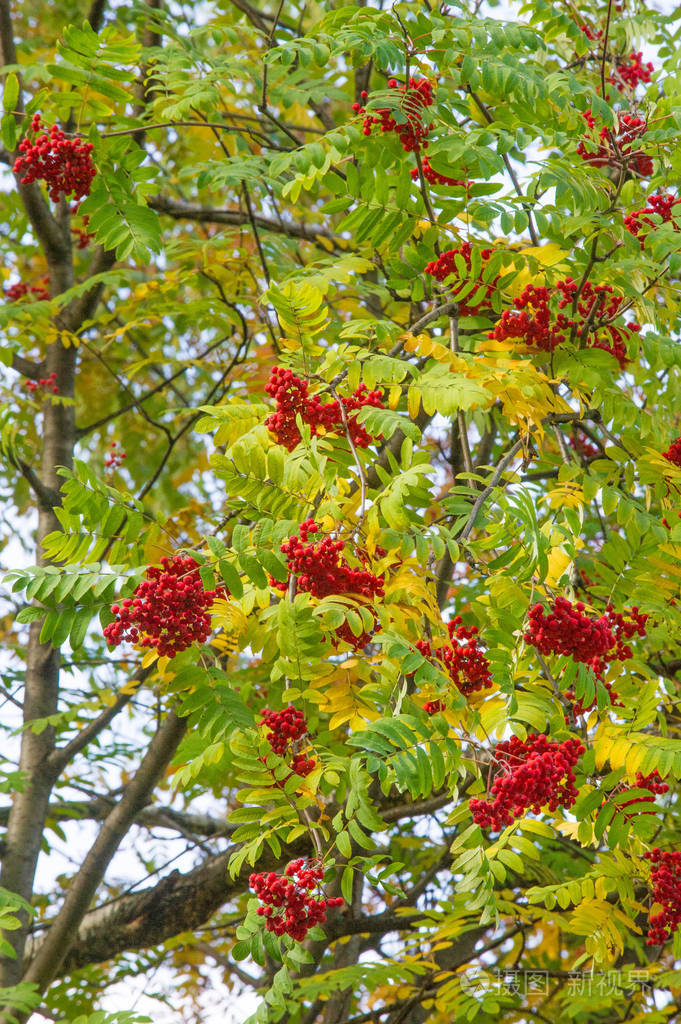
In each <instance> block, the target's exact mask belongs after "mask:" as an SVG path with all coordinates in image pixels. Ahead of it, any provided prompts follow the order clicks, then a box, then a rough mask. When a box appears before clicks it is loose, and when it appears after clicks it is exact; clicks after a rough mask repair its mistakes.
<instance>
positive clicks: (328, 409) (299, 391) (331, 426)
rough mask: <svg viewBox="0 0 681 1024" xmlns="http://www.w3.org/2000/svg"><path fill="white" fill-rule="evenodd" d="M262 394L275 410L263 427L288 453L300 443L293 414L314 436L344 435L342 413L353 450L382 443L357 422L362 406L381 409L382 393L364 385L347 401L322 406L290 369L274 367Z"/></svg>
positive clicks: (316, 396)
mask: <svg viewBox="0 0 681 1024" xmlns="http://www.w3.org/2000/svg"><path fill="white" fill-rule="evenodd" d="M265 391H266V392H267V394H268V395H270V397H271V398H274V399H276V402H277V411H276V412H275V413H273V414H272V415H271V416H268V418H267V419H266V421H265V426H266V427H267V429H268V430H271V431H272V433H273V434H274V435H275V436H276V439H277V441H278V442H279V444H283V445H284V447H285V448H288V450H289V451H290V452H292V451H293V449H294V448H295V447H296V445H297V444H299V443H300V431H299V430H298V424H297V423H296V415H299V416H300V418H301V419H302V421H303V423H306V424H307V425H308V426H309V427H310V430H311V433H312V436H313V437H316V436H317V435H318V434H319V433H320V432H321V431H323V432H324V433H336V434H343V433H344V429H345V428H344V424H343V412H345V418H346V420H347V424H348V434H349V435H350V438H351V439H352V443H353V444H354V445H355V446H356V447H358V448H367V447H368V446H369V445H370V444H371V443H372V441H375V440H378V441H380V440H381V438H380V437H378V438H372V436H371V435H370V434H368V433H367V431H366V430H365V429H364V427H362V426H361V425H360V424H359V423H358V422H357V416H356V413H357V412H358V410H359V409H363V408H364V407H365V406H373V408H375V409H383V408H384V405H383V395H382V392H381V391H367V388H366V385H365V384H361V385H360V386H359V387H358V388H357V390H356V391H355V393H354V394H353V395H351V396H350V398H343V399H341V400H340V401H335V400H334V401H332V402H326V403H324V404H322V402H321V401H320V399H319V396H318V395H312V397H310V396H309V394H308V385H307V381H304V380H301V378H300V377H297V376H296V375H295V374H294V373H293V371H292V370H285V369H283V368H282V367H279V366H275V367H274V368H273V369H272V371H271V373H270V379H269V381H268V382H267V384H266V385H265ZM341 406H342V408H341ZM353 414H355V415H353Z"/></svg>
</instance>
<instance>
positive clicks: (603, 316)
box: [488, 277, 641, 368]
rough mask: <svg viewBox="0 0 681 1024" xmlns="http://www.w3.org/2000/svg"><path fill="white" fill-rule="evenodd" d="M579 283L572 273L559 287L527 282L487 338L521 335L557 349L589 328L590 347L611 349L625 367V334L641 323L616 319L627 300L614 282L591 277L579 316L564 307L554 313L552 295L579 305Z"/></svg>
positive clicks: (562, 303) (563, 302)
mask: <svg viewBox="0 0 681 1024" xmlns="http://www.w3.org/2000/svg"><path fill="white" fill-rule="evenodd" d="M578 288H579V285H578V283H577V282H576V281H575V280H574V279H573V278H572V277H566V278H565V280H563V281H558V283H557V284H556V286H555V288H546V287H544V286H541V287H536V286H535V285H532V284H529V285H527V287H526V288H525V289H524V291H523V292H522V294H521V295H519V296H518V297H517V298H516V299H514V300H513V304H514V306H515V307H516V308H515V309H514V310H504V312H503V313H502V314H501V319H500V320H499V322H498V324H497V325H496V327H495V328H494V330H493V331H490V332H489V334H488V337H489V338H491V339H493V340H495V341H506V340H507V339H508V338H518V339H519V340H521V341H522V342H523V344H525V345H530V346H534V347H535V348H538V349H541V350H542V351H544V352H552V351H553V350H554V348H555V347H556V346H557V345H561V344H562V343H563V342H564V341H566V340H567V339H568V338H569V337H570V336H571V335H572V334H573V333H574V335H575V336H577V337H579V336H580V335H581V334H582V333H583V331H584V328H585V327H587V328H588V335H587V341H586V343H587V346H588V347H589V348H600V349H603V350H604V351H605V352H609V353H610V354H611V355H613V356H614V357H615V359H617V361H618V363H619V364H620V366H621V367H622V368H624V367H625V365H626V363H627V347H626V338H627V337H628V336H629V334H630V333H632V332H633V333H638V331H640V330H641V325H640V324H638V323H636V322H635V321H631V322H630V323H627V324H626V325H622V326H616V325H615V324H613V323H611V321H612V320H614V319H615V318H616V317H617V316H618V315H619V310H620V308H621V306H622V303H623V301H624V299H623V298H622V297H621V296H617V295H615V294H614V292H613V288H612V286H611V285H607V284H598V285H592V284H591V282H590V281H586V282H584V284H583V285H582V289H581V292H580V294H579V299H578V301H577V304H576V309H575V318H574V319H573V318H570V317H568V316H566V315H565V313H563V312H558V313H556V314H554V313H553V312H552V310H551V307H550V303H551V300H552V299H554V298H557V297H558V296H560V298H559V299H558V301H557V306H558V309H559V310H563V309H565V307H566V306H568V305H570V306H572V305H573V304H574V300H575V297H576V295H577V289H578Z"/></svg>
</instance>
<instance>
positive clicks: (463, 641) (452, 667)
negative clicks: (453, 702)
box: [415, 615, 493, 704]
mask: <svg viewBox="0 0 681 1024" xmlns="http://www.w3.org/2000/svg"><path fill="white" fill-rule="evenodd" d="M447 632H448V633H449V643H448V644H445V646H444V647H438V648H437V649H436V650H435V652H434V653H433V649H432V647H431V645H430V643H429V642H428V640H419V641H418V643H417V644H415V647H416V650H417V651H419V652H420V653H421V654H422V655H423V656H424V658H428V660H429V661H431V662H432V661H434V660H435V659H437V660H438V661H441V662H443V664H444V666H445V670H446V672H447V674H448V675H449V677H450V679H451V680H452V682H453V683H454V685H455V686H456V687H457V689H458V690H459V691H460V692H461V693H463V694H464V696H466V697H467V696H469V695H470V694H471V693H476V692H477V691H479V690H483V689H487V688H488V687H490V686H492V683H493V680H492V675H491V673H490V667H489V662H488V661H487V658H486V657H485V655H484V654H483V652H482V649H481V647H480V641H479V639H478V627H477V626H463V625H461V616H460V615H457V616H456V617H455V618H454V619H452V620H451V622H448V623H447ZM436 703H439V704H441V703H442V702H441V701H437V702H436Z"/></svg>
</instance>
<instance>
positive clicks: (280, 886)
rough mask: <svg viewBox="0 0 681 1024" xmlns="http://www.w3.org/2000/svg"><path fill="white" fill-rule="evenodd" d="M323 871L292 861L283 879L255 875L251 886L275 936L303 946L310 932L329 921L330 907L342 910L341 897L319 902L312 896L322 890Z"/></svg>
mask: <svg viewBox="0 0 681 1024" xmlns="http://www.w3.org/2000/svg"><path fill="white" fill-rule="evenodd" d="M323 878H324V868H323V867H322V866H321V864H315V863H311V862H308V861H305V860H303V859H302V858H301V859H300V860H293V861H291V863H290V864H289V865H288V867H287V868H286V869H285V871H284V875H283V876H282V875H276V874H275V873H274V872H273V871H270V872H269V873H268V874H258V873H253V874H252V875H251V876H250V878H249V880H248V883H249V885H250V887H251V889H252V890H253V892H254V893H255V895H256V896H257V897H258V899H259V900H260V902H261V903H262V904H264V905H263V906H260V907H258V914H259V915H260V917H264V918H265V927H266V928H267V931H268V932H274V934H275V935H288V936H290V937H291V938H292V939H293V940H294V941H295V942H302V941H303V939H304V938H305V936H306V935H307V933H308V931H309V930H310V928H312V927H313V926H314V925H316V924H324V922H325V921H326V910H327V907H342V906H343V898H342V897H341V896H331V897H329V899H324V898H322V899H317V898H316V897H315V896H313V895H311V893H312V892H313V890H315V889H319V886H320V883H321V881H322V879H323Z"/></svg>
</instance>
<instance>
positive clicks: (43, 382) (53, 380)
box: [24, 372, 59, 395]
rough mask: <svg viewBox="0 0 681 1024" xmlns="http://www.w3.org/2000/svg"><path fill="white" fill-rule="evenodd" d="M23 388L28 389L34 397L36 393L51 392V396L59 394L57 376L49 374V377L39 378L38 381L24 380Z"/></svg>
mask: <svg viewBox="0 0 681 1024" xmlns="http://www.w3.org/2000/svg"><path fill="white" fill-rule="evenodd" d="M24 386H25V387H26V388H28V390H29V391H30V392H31V394H32V395H35V393H36V391H43V390H44V391H51V392H52V394H53V395H58V394H59V385H58V384H57V374H56V373H54V372H53V373H51V374H50V375H49V377H40V378H39V379H38V380H25V381H24Z"/></svg>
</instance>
